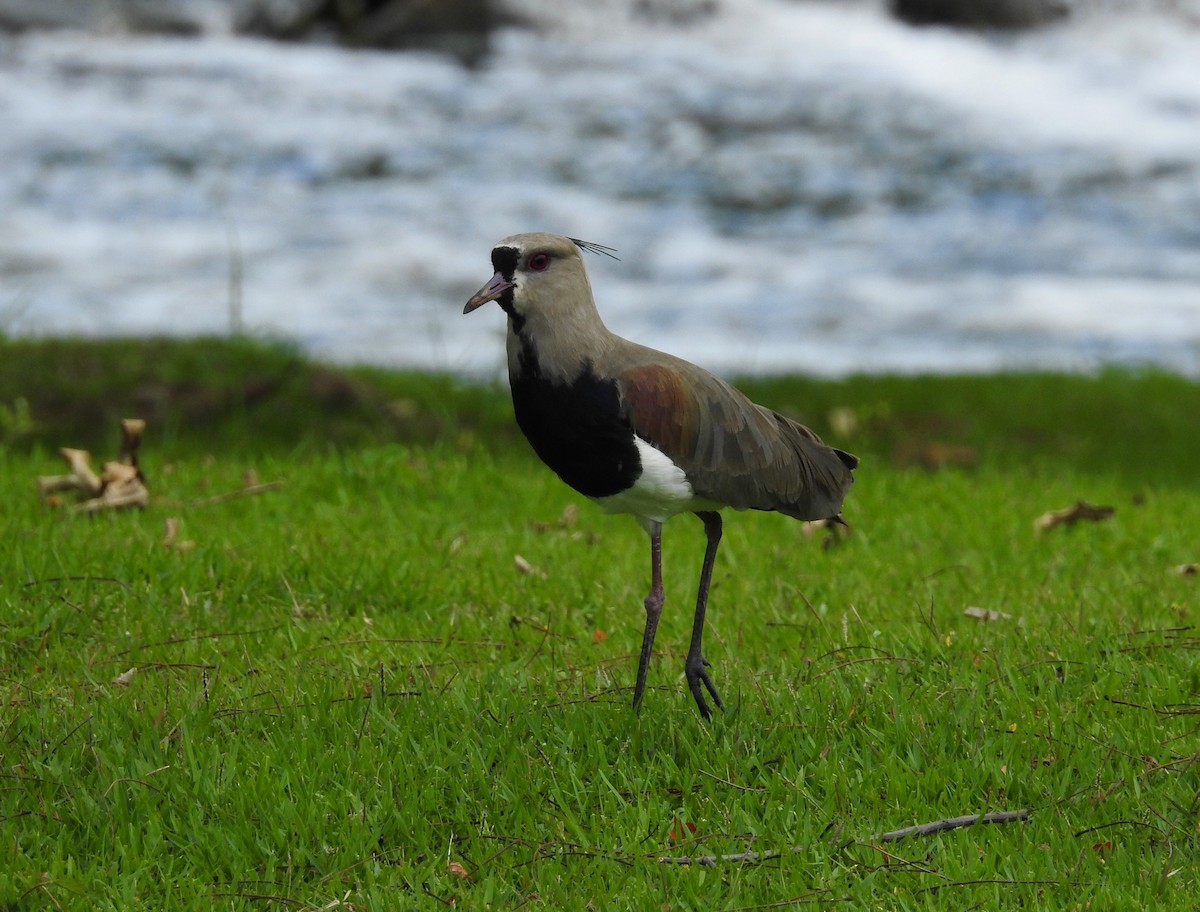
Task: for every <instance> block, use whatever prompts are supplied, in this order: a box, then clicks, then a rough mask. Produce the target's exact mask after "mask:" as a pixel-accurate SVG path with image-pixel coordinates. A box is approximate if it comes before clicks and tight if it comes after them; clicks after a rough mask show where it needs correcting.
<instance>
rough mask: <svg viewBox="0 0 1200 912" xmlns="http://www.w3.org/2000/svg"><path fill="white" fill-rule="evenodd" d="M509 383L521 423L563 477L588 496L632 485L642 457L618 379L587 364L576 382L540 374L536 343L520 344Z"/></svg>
mask: <svg viewBox="0 0 1200 912" xmlns="http://www.w3.org/2000/svg"><path fill="white" fill-rule="evenodd" d="M522 341H523V343H524V342H525V341H526V340H522ZM509 384H510V386H511V387H512V398H513V411H514V412H515V413H516V417H517V424H518V425H519V426H520V428H521V430H522V431H523V432H524V434H525V437H526V438H527V439H528V440H529V443H530V445H532V446H533V449H534V452H536V453H537V454H538V456H539V457H541V460H542V462H544V463H546V465H548V466H549V467H550V468H551V469H553V470H554V472H555V474H557V475H558V477H559V478H561V479H562V480H563V481H565V482H566V483H567V484H569V485H570V486H571V487H572V488H574V489H575V490H576V491H578V492H579V493H580V494H584V495H586V496H588V497H608V496H610V495H612V494H619V493H620V492H622V491H626V490H628V489H629V488H631V487H633V483H634V482H635V481H636V480H637V479H638V477H639V476H640V475H641V474H642V460H641V457H640V456H639V455H638V449H637V444H635V443H634V435H633V427H632V425H630V423H629V420H628V419H627V418H626V416H625V414H624V411H623V409H622V408H621V399H620V395H619V394H618V392H617V383H616V381H615V380H605V379H603V378H601V377H597V376H596V374H595V373H594V372H593V371H592V368H591V365H590V364H589V365H587V366H586V367H585V369H584V371H583V373H582V374H580V375H579V376H578V377H576V378H575V379H574V380H572V381H570V382H567V383H564V382H555V381H553V380H551V379H549V378H547V377H546V376H545V375H544V374H543V373H542V370H541V366H540V365H539V364H538V361H537V351H536V349H535V347H534V346H533V345H532V344H528V345H526V344H522V351H521V357H520V367H519V370H518V371H516V372H514V373H511V374H510V375H509Z"/></svg>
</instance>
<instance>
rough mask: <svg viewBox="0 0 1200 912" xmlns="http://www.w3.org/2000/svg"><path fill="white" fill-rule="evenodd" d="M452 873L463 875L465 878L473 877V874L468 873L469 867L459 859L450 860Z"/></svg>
mask: <svg viewBox="0 0 1200 912" xmlns="http://www.w3.org/2000/svg"><path fill="white" fill-rule="evenodd" d="M450 873H451V874H455V875H457V876H458V877H461V878H462V879H463V880H470V879H471V875H470V874H468V873H467V869H466V868H464V867H463V866H462V865H461V864H460V863H459V862H457V861H452V862H450Z"/></svg>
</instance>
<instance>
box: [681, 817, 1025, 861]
mask: <svg viewBox="0 0 1200 912" xmlns="http://www.w3.org/2000/svg"><path fill="white" fill-rule="evenodd" d="M1031 813H1032V811H1030V810H1028V809H1027V808H1022V809H1021V810H1019V811H993V812H992V813H990V814H965V815H964V816H962V817H947V818H945V819H943V820H934V821H933V822H932V823H922V824H920V825H918V826H911V827H905V828H904V829H902V830H892V831H891V832H888V833H879V834H878V835H875V836H872V837H871V838H870V839H869V840H868V842H872V843H881V842H899V841H900V840H901V839H908V838H909V837H912V836H929V835H931V834H933V833H941V832H944V831H945V830H957V829H959V828H961V827H968V826H974V825H975V824H977V823H1010V822H1012V821H1014V820H1025V819H1027V818H1028V817H1029V815H1030V814H1031ZM805 849H806V847H805V846H792V847H791V848H790V849H787V850H786V852H785V851H771V852H735V853H733V854H732V855H696V856H692V857H687V856H684V857H675V858H672V857H669V856H664V857H662V858H659V859H658V860H659V862H661V863H662V864H677V865H692V864H697V865H716V864H720V863H721V862H742V863H744V864H754V863H756V862H759V861H768V860H770V859H772V858H779V857H780V856H782V855H785V854H794V853H797V852H803V851H805Z"/></svg>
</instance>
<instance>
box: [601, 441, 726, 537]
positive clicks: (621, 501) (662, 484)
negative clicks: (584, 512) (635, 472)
mask: <svg viewBox="0 0 1200 912" xmlns="http://www.w3.org/2000/svg"><path fill="white" fill-rule="evenodd" d="M634 442H635V443H636V444H637V448H638V456H639V457H640V458H641V460H642V474H641V475H639V476H638V479H637V481H635V482H634V483H633V487H631V488H629V489H627V490H625V491H622V492H621V493H619V494H612V495H610V496H608V497H593V498H592V500H594V501H595V502H596V503H598V504H599V505H600V507H601V509H603V510H605V511H606V512H608V513H631V514H633V515H634V516H635V517H637V519H638V521H639V522H640V523H641V524H642V525H643V526H645V525H648V524H649V523H664V522H666V521H667V520H668V519H670V518H671V517H672V516H675V515H676V514H677V513H691V512H694V511H696V510H717V509H720V504H715V503H713V502H712V501H709V500H705V499H704V498H702V497H697V496H696V495H695V492H694V491H693V490H692V486H691V484H690V483H689V482H688V480H687V475H685V474H684V472H683V469H681V468H679V466H677V465H675V463H673V462H672V461H671V459H670V457H668V456H667V455H666V454H665V453H664V452H662V450H658V449H655V448H654V447H653V446H651V445H650V444H648V443H647V442H646V441H644V440H642V438H640V437H635V438H634Z"/></svg>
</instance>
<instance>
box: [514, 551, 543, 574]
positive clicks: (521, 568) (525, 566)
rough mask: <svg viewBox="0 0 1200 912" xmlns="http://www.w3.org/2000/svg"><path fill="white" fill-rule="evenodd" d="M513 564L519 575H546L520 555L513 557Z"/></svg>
mask: <svg viewBox="0 0 1200 912" xmlns="http://www.w3.org/2000/svg"><path fill="white" fill-rule="evenodd" d="M513 564H514V565H515V566H516V568H517V572H518V573H523V574H525V575H526V576H530V575H534V576H544V575H545V574H543V573H542V571H541V570H539V569H538V568H537V567H535V566H534V565H533V564H531V563H529V561H527V560H525V558H523V557H522V556H521V555H519V554H514V555H513Z"/></svg>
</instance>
